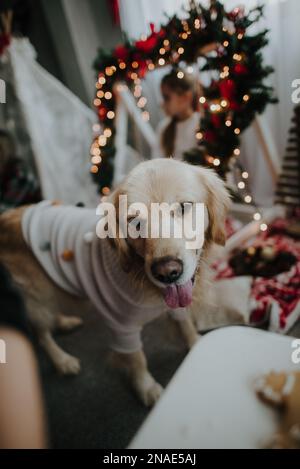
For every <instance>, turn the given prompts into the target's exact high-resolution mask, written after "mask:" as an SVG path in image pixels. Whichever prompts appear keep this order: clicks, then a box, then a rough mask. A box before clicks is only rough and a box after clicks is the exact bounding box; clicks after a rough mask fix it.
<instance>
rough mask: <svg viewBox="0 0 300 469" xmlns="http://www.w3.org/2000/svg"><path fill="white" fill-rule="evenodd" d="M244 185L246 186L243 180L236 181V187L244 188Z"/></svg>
mask: <svg viewBox="0 0 300 469" xmlns="http://www.w3.org/2000/svg"><path fill="white" fill-rule="evenodd" d="M245 187H246V184H245V183H244V182H243V181H240V182H239V183H238V188H239V189H245Z"/></svg>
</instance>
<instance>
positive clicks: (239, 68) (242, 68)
mask: <svg viewBox="0 0 300 469" xmlns="http://www.w3.org/2000/svg"><path fill="white" fill-rule="evenodd" d="M233 71H234V73H235V74H236V75H247V73H248V72H249V70H248V67H246V65H244V64H236V65H235V66H234V67H233Z"/></svg>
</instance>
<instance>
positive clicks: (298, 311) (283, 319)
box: [213, 219, 300, 334]
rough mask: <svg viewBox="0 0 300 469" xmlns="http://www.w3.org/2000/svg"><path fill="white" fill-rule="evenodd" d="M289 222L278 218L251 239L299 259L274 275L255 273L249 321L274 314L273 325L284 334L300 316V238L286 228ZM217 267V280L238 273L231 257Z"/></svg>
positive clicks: (273, 327) (259, 319)
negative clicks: (229, 262)
mask: <svg viewBox="0 0 300 469" xmlns="http://www.w3.org/2000/svg"><path fill="white" fill-rule="evenodd" d="M289 223H290V221H287V220H281V219H280V220H276V221H274V222H273V223H272V224H271V225H270V226H269V228H268V230H267V231H265V232H261V233H260V234H259V235H258V236H257V237H256V238H255V240H254V241H252V242H251V246H261V247H264V246H270V245H271V246H273V247H274V248H275V250H276V251H277V252H278V251H288V252H290V253H292V254H293V255H294V256H296V257H297V259H298V261H297V262H296V264H294V265H293V266H292V267H291V269H290V270H289V271H287V272H284V273H280V274H278V275H275V276H274V277H272V278H262V277H253V280H252V285H251V288H250V292H249V294H250V300H251V301H250V302H249V305H250V311H249V323H250V324H251V323H253V324H256V323H258V322H261V321H263V319H264V318H266V316H267V315H268V314H270V321H269V329H270V330H272V331H276V332H280V333H282V334H285V333H287V332H288V330H289V329H290V328H291V327H292V326H293V325H294V324H295V322H296V321H297V320H298V319H299V318H300V241H299V240H295V239H293V238H291V237H290V236H288V235H287V233H286V231H285V228H286V227H287V226H288V224H289ZM231 234H232V230H231ZM213 267H214V269H215V270H216V280H221V279H229V278H233V277H235V274H234V272H233V269H232V268H231V267H230V265H229V264H228V262H227V261H224V260H223V261H219V262H217V263H216V264H215V265H214V266H213ZM248 307H249V306H248Z"/></svg>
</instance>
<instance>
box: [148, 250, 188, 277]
mask: <svg viewBox="0 0 300 469" xmlns="http://www.w3.org/2000/svg"><path fill="white" fill-rule="evenodd" d="M151 272H152V275H153V277H154V278H155V279H156V280H159V281H160V282H162V283H173V282H176V280H178V279H179V277H180V276H181V274H182V272H183V262H182V261H181V260H180V259H177V258H176V257H171V256H166V257H161V258H160V259H157V260H155V261H154V262H153V264H152V266H151Z"/></svg>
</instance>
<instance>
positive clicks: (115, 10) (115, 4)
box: [108, 0, 120, 25]
mask: <svg viewBox="0 0 300 469" xmlns="http://www.w3.org/2000/svg"><path fill="white" fill-rule="evenodd" d="M108 4H109V8H110V10H111V13H112V17H113V22H114V24H116V25H118V24H120V7H119V0H108Z"/></svg>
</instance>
